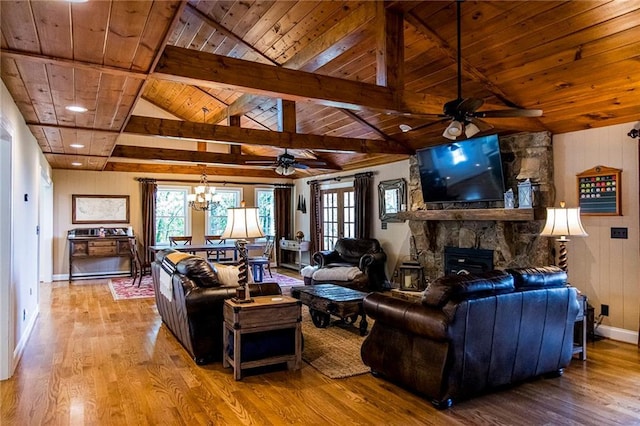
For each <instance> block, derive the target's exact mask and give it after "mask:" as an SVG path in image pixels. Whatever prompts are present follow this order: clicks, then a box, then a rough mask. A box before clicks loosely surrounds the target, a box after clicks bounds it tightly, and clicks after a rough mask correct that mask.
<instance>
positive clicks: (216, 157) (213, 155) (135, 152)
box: [111, 145, 341, 170]
mask: <svg viewBox="0 0 640 426" xmlns="http://www.w3.org/2000/svg"><path fill="white" fill-rule="evenodd" d="M111 156H112V157H118V158H131V159H138V160H165V161H184V162H190V163H207V164H232V165H241V164H247V162H248V161H264V162H269V161H275V158H273V157H267V156H264V155H248V154H236V153H231V154H225V153H219V152H206V151H188V150H184V149H168V148H148V147H140V146H130V145H116V147H115V148H114V149H113V152H112V154H111ZM296 161H298V162H299V163H302V164H306V162H305V159H304V158H300V159H296ZM308 163H309V164H308V165H309V166H310V167H315V168H320V169H326V170H341V168H340V167H334V166H331V165H326V166H322V167H318V166H317V161H315V160H309V162H308Z"/></svg>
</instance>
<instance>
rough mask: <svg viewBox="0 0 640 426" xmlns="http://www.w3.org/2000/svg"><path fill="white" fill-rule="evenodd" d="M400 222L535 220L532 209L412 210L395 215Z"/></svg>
mask: <svg viewBox="0 0 640 426" xmlns="http://www.w3.org/2000/svg"><path fill="white" fill-rule="evenodd" d="M397 217H398V219H401V220H495V221H505V222H508V221H531V220H537V218H536V214H535V210H534V209H450V210H414V211H408V212H400V213H397Z"/></svg>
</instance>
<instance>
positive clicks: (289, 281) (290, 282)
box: [263, 271, 304, 296]
mask: <svg viewBox="0 0 640 426" xmlns="http://www.w3.org/2000/svg"><path fill="white" fill-rule="evenodd" d="M271 274H272V275H273V278H271V277H270V276H269V272H268V271H267V272H265V276H264V278H263V281H265V282H274V281H275V282H277V283H278V285H280V288H281V289H282V294H284V295H285V296H290V295H291V287H295V286H297V285H304V281H302V279H297V278H293V277H290V276H288V275H283V274H279V273H277V272H272V273H271Z"/></svg>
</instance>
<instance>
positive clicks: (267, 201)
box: [256, 188, 276, 236]
mask: <svg viewBox="0 0 640 426" xmlns="http://www.w3.org/2000/svg"><path fill="white" fill-rule="evenodd" d="M256 207H257V208H258V216H259V218H260V226H261V227H262V232H263V233H264V234H265V235H272V236H274V235H275V233H276V225H275V222H274V211H275V199H274V196H273V188H258V189H256Z"/></svg>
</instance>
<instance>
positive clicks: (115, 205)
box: [71, 194, 129, 224]
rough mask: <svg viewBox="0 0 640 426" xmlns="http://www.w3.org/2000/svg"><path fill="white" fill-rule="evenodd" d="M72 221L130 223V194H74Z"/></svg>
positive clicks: (72, 199) (79, 222) (72, 198)
mask: <svg viewBox="0 0 640 426" xmlns="http://www.w3.org/2000/svg"><path fill="white" fill-rule="evenodd" d="M71 212H72V213H71V223H74V224H76V223H77V224H82V223H129V196H128V195H75V194H74V195H72V196H71Z"/></svg>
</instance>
